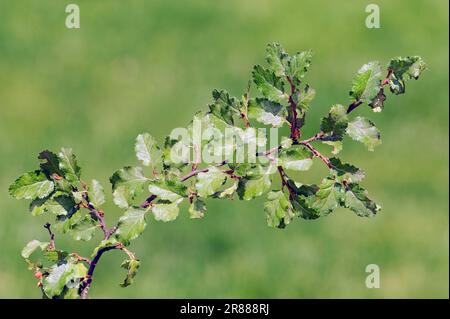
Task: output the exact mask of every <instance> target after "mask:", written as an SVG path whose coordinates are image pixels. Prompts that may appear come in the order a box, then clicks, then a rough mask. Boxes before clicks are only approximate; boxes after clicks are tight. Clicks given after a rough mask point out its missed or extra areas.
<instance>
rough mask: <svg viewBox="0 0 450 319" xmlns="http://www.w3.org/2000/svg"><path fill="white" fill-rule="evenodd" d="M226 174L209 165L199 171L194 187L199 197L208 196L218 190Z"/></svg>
mask: <svg viewBox="0 0 450 319" xmlns="http://www.w3.org/2000/svg"><path fill="white" fill-rule="evenodd" d="M226 178H227V175H226V174H225V173H224V172H222V171H221V170H220V169H218V168H217V167H214V166H212V167H210V168H208V171H206V172H200V173H198V175H197V183H196V184H195V188H196V189H197V194H198V196H200V197H208V196H211V195H213V194H215V193H216V192H218V191H219V189H220V188H221V186H222V185H223V184H224V183H225V180H226Z"/></svg>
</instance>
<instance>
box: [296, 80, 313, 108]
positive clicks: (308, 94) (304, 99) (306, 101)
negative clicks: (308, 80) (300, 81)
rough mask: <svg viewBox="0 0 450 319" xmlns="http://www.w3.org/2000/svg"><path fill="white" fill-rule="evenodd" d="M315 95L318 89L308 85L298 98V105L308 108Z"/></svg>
mask: <svg viewBox="0 0 450 319" xmlns="http://www.w3.org/2000/svg"><path fill="white" fill-rule="evenodd" d="M315 96H316V90H314V89H313V88H311V87H310V86H309V85H306V87H305V89H304V90H303V92H302V93H301V94H300V95H299V96H298V98H297V107H299V108H301V109H304V110H308V108H309V105H310V104H311V102H312V100H313V99H314V97H315Z"/></svg>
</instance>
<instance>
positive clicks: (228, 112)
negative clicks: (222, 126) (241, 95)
mask: <svg viewBox="0 0 450 319" xmlns="http://www.w3.org/2000/svg"><path fill="white" fill-rule="evenodd" d="M212 96H213V99H214V103H212V104H210V105H209V109H210V110H211V113H212V114H214V115H215V116H217V117H218V118H220V119H221V120H223V121H225V123H227V124H229V125H234V120H233V115H235V114H239V101H238V100H237V99H236V98H234V97H231V96H230V95H229V94H228V92H227V91H224V90H221V91H219V90H214V91H213V92H212Z"/></svg>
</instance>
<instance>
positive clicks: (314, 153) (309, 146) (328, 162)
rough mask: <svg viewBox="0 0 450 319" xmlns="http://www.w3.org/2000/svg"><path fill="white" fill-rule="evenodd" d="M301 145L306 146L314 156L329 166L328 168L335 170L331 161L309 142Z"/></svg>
mask: <svg viewBox="0 0 450 319" xmlns="http://www.w3.org/2000/svg"><path fill="white" fill-rule="evenodd" d="M300 144H301V145H304V146H306V147H307V148H308V149H309V150H310V151H311V152H312V153H313V155H314V156H316V157H318V158H320V159H321V160H322V161H323V162H324V163H325V164H326V165H327V166H328V168H333V165H331V162H330V159H329V158H328V157H326V156H325V155H322V154H321V153H320V152H319V151H318V150H317V149H315V148H314V147H313V146H312V145H311V144H310V143H309V142H305V141H303V142H300Z"/></svg>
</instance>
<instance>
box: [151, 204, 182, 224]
mask: <svg viewBox="0 0 450 319" xmlns="http://www.w3.org/2000/svg"><path fill="white" fill-rule="evenodd" d="M181 200H182V199H181ZM179 203H180V200H179V201H178V202H175V203H158V204H155V205H154V206H152V213H153V216H154V217H155V219H156V220H160V221H163V222H170V221H173V220H175V219H177V217H178V212H179V208H178V204H179Z"/></svg>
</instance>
